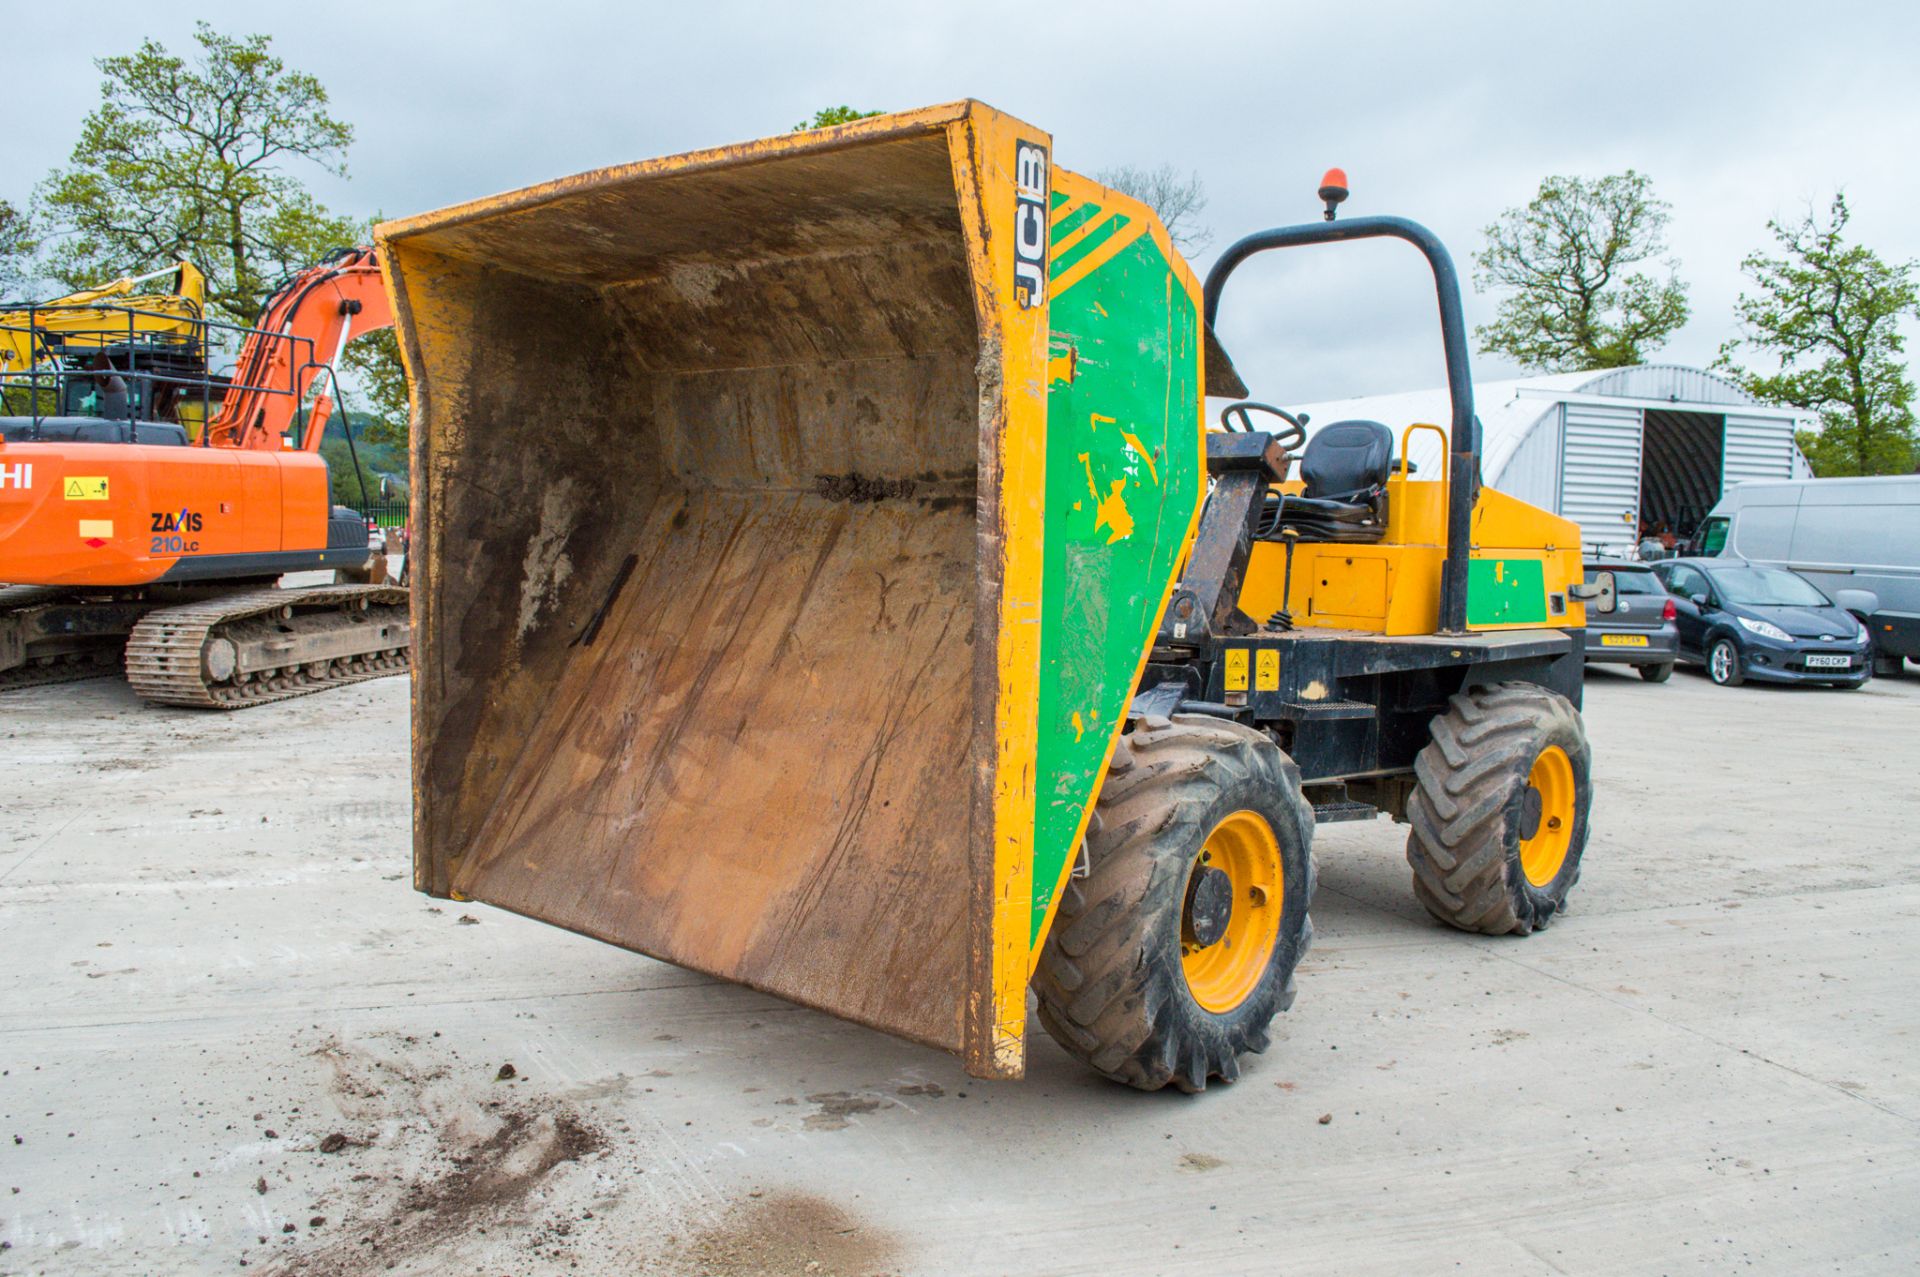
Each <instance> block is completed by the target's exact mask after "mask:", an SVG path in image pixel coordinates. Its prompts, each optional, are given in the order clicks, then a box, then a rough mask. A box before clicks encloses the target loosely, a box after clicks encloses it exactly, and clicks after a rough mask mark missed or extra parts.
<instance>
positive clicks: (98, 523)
mask: <svg viewBox="0 0 1920 1277" xmlns="http://www.w3.org/2000/svg"><path fill="white" fill-rule="evenodd" d="M80 535H81V536H83V537H100V538H102V539H110V538H111V537H112V536H113V520H112V519H82V520H80Z"/></svg>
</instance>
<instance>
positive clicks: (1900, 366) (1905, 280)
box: [1714, 195, 1920, 476]
mask: <svg viewBox="0 0 1920 1277" xmlns="http://www.w3.org/2000/svg"><path fill="white" fill-rule="evenodd" d="M1851 216H1852V215H1851V214H1850V213H1849V212H1848V210H1847V200H1846V197H1845V196H1844V195H1835V196H1834V197H1833V203H1832V204H1831V205H1829V206H1828V209H1827V216H1826V218H1825V219H1824V220H1821V219H1820V218H1819V217H1817V216H1816V214H1815V213H1814V211H1813V210H1812V209H1809V210H1808V211H1807V215H1806V216H1805V217H1804V218H1802V219H1801V220H1800V221H1798V222H1795V223H1793V224H1791V225H1787V224H1783V223H1781V222H1778V221H1771V222H1768V223H1767V229H1768V230H1769V231H1771V232H1772V233H1773V239H1774V245H1775V248H1776V249H1777V250H1778V256H1769V255H1768V254H1767V253H1765V252H1764V251H1762V252H1754V253H1750V254H1748V255H1747V258H1746V260H1744V261H1743V262H1741V263H1740V266H1741V269H1742V270H1744V271H1745V272H1746V275H1747V278H1749V279H1751V280H1752V281H1753V282H1754V284H1755V285H1756V289H1757V291H1755V292H1753V293H1750V294H1747V293H1743V294H1742V295H1741V297H1740V300H1739V301H1738V302H1736V303H1735V304H1734V314H1735V316H1736V317H1737V318H1738V319H1739V322H1740V329H1741V335H1740V336H1739V337H1737V338H1735V339H1734V340H1732V341H1729V342H1728V343H1726V344H1725V345H1724V346H1722V347H1721V348H1720V357H1719V359H1718V360H1716V361H1715V365H1714V366H1715V367H1717V368H1723V369H1725V370H1727V371H1728V372H1730V373H1731V374H1732V375H1733V377H1734V378H1735V379H1736V380H1737V381H1738V382H1739V383H1740V384H1741V385H1742V386H1743V387H1745V388H1746V390H1747V391H1748V393H1750V394H1752V395H1754V396H1755V397H1756V398H1759V399H1765V400H1768V401H1770V402H1773V403H1783V404H1790V405H1792V406H1793V407H1796V408H1806V409H1809V410H1811V411H1814V412H1817V413H1819V414H1820V429H1819V430H1817V431H1812V430H1804V431H1801V432H1800V438H1799V442H1800V450H1801V451H1802V452H1804V453H1806V455H1807V460H1808V462H1809V463H1810V464H1811V465H1812V466H1813V471H1814V473H1815V474H1818V475H1823V476H1825V475H1853V474H1906V473H1910V472H1912V471H1913V470H1914V469H1915V467H1916V464H1917V463H1920V436H1916V434H1915V428H1914V416H1913V396H1914V386H1913V381H1912V379H1911V378H1909V377H1908V376H1907V366H1906V359H1905V357H1904V356H1905V351H1906V339H1905V338H1904V337H1902V336H1901V334H1900V322H1901V320H1902V319H1904V318H1906V317H1908V316H1910V315H1920V286H1916V281H1915V279H1914V272H1915V270H1916V264H1915V263H1913V262H1898V263H1894V262H1888V261H1886V260H1885V259H1884V258H1882V257H1881V256H1880V255H1879V254H1878V253H1875V252H1874V251H1873V250H1872V249H1869V248H1867V247H1865V246H1864V245H1860V244H1852V243H1848V242H1847V239H1846V229H1847V222H1848V220H1849V219H1850V217H1851ZM1743 350H1744V351H1747V352H1749V353H1751V354H1755V355H1759V356H1761V357H1762V358H1763V359H1764V360H1765V361H1766V362H1769V363H1771V364H1773V365H1774V367H1773V369H1772V370H1771V371H1756V370H1753V369H1749V368H1744V367H1741V366H1740V365H1739V364H1738V363H1736V362H1735V357H1736V356H1737V355H1738V354H1739V353H1740V352H1741V351H1743Z"/></svg>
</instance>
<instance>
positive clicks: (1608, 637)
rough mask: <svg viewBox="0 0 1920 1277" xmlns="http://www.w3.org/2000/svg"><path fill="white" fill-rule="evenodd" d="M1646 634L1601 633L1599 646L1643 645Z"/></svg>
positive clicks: (1645, 643) (1644, 644)
mask: <svg viewBox="0 0 1920 1277" xmlns="http://www.w3.org/2000/svg"><path fill="white" fill-rule="evenodd" d="M1646 645H1647V636H1646V635H1644V634H1602V635H1601V636H1600V646H1601V647H1645V646H1646Z"/></svg>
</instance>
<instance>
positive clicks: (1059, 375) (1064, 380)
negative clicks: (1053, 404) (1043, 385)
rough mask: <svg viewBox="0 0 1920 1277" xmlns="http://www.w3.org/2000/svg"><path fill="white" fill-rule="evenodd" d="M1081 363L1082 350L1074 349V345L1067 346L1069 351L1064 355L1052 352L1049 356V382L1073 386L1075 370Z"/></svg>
mask: <svg viewBox="0 0 1920 1277" xmlns="http://www.w3.org/2000/svg"><path fill="white" fill-rule="evenodd" d="M1079 363H1080V352H1079V351H1078V350H1076V349H1074V348H1073V347H1072V346H1068V347H1067V353H1066V354H1064V355H1051V354H1050V355H1048V356H1047V382H1048V384H1050V385H1051V384H1055V383H1059V384H1064V385H1069V386H1071V385H1072V384H1073V375H1074V372H1075V371H1076V370H1077V368H1078V366H1079Z"/></svg>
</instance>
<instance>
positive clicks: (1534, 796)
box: [1520, 783, 1546, 841]
mask: <svg viewBox="0 0 1920 1277" xmlns="http://www.w3.org/2000/svg"><path fill="white" fill-rule="evenodd" d="M1545 810H1546V800H1545V799H1544V798H1542V797H1541V796H1540V786H1538V785H1535V784H1531V783H1529V784H1528V785H1527V792H1526V793H1524V794H1522V795H1520V837H1521V839H1522V840H1523V841H1524V840H1525V839H1528V838H1531V837H1533V836H1534V835H1535V834H1537V833H1539V832H1540V815H1541V813H1542V812H1543V811H1545Z"/></svg>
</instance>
